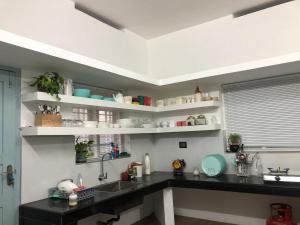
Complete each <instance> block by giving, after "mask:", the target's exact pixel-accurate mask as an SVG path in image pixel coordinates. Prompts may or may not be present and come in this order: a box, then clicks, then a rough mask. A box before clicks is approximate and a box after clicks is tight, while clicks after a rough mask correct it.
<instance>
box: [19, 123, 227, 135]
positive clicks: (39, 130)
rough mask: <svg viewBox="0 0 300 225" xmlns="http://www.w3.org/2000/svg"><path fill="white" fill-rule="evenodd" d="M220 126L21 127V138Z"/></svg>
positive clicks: (148, 132) (180, 130)
mask: <svg viewBox="0 0 300 225" xmlns="http://www.w3.org/2000/svg"><path fill="white" fill-rule="evenodd" d="M220 129H221V125H220V124H214V125H200V126H191V127H188V126H185V127H174V128H86V127H23V128H22V136H68V135H82V134H90V135H98V134H157V133H169V132H170V133H172V132H190V131H213V130H220Z"/></svg>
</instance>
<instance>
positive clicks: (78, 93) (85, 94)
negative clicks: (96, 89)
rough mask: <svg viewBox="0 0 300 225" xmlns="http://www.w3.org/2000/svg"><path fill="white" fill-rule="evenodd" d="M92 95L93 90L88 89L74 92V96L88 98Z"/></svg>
mask: <svg viewBox="0 0 300 225" xmlns="http://www.w3.org/2000/svg"><path fill="white" fill-rule="evenodd" d="M90 95H91V90H90V89H86V88H76V89H75V90H74V96H77V97H85V98H88V97H90Z"/></svg>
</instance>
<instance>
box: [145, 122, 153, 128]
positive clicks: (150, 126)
mask: <svg viewBox="0 0 300 225" xmlns="http://www.w3.org/2000/svg"><path fill="white" fill-rule="evenodd" d="M142 127H143V128H154V124H152V123H144V124H142Z"/></svg>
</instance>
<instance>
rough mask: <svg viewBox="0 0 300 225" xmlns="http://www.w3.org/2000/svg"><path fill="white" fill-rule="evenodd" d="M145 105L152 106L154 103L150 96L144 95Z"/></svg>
mask: <svg viewBox="0 0 300 225" xmlns="http://www.w3.org/2000/svg"><path fill="white" fill-rule="evenodd" d="M144 105H147V106H151V105H152V98H151V97H148V96H145V97H144Z"/></svg>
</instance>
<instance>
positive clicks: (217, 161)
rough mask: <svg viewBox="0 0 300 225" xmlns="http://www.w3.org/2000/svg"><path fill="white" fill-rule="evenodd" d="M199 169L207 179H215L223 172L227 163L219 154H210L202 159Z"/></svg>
mask: <svg viewBox="0 0 300 225" xmlns="http://www.w3.org/2000/svg"><path fill="white" fill-rule="evenodd" d="M201 167H202V170H203V172H204V173H205V174H206V175H207V176H208V177H215V176H219V175H221V174H222V173H223V172H224V171H225V169H226V167H227V163H226V160H225V158H224V156H222V155H220V154H210V155H207V156H205V157H204V158H203V159H202V163H201Z"/></svg>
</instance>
